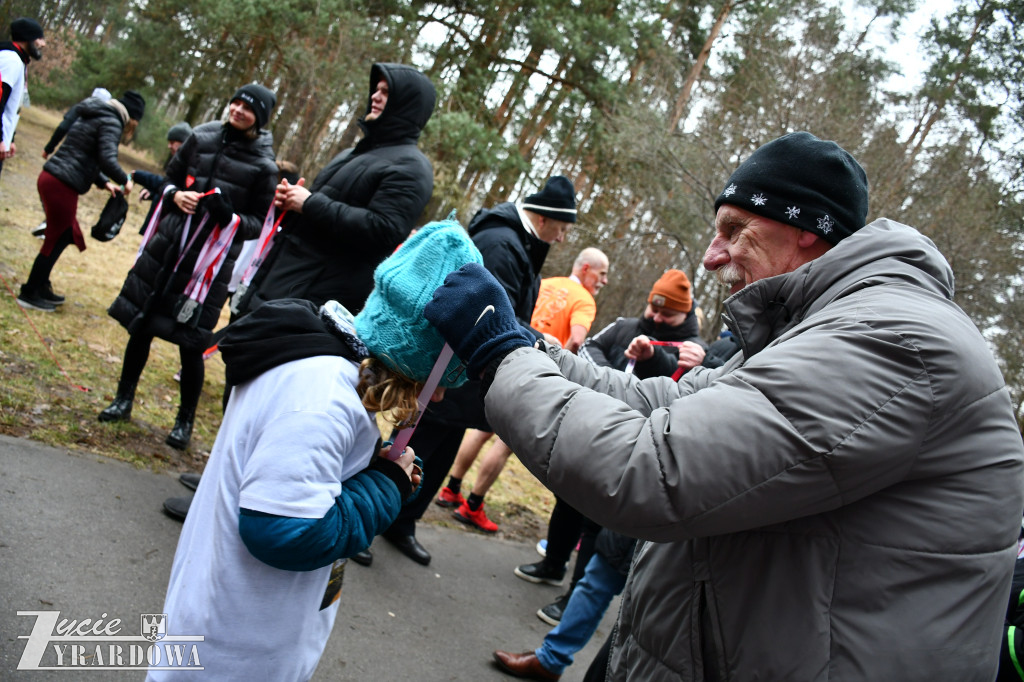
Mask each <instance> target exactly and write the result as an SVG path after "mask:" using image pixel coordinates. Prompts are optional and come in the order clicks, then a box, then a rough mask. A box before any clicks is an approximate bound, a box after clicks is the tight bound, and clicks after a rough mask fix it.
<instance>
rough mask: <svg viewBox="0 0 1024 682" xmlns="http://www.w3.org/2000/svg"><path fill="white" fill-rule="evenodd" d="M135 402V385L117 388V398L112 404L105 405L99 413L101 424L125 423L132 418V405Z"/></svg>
mask: <svg viewBox="0 0 1024 682" xmlns="http://www.w3.org/2000/svg"><path fill="white" fill-rule="evenodd" d="M134 402H135V384H129V385H127V386H121V385H120V384H118V386H117V397H115V398H114V402H112V403H110V404H109V405H107V408H106V409H105V410H103V411H102V412H100V414H99V417H97V419H99V420H100V421H101V422H126V421H128V420H129V419H131V418H132V403H134Z"/></svg>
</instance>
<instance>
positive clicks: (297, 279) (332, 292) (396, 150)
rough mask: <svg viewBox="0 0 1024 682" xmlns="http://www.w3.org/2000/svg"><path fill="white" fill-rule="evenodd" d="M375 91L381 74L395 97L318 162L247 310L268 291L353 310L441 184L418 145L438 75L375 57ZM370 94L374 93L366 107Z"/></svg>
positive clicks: (267, 297)
mask: <svg viewBox="0 0 1024 682" xmlns="http://www.w3.org/2000/svg"><path fill="white" fill-rule="evenodd" d="M370 73H371V76H370V80H371V81H372V85H371V88H370V94H371V95H372V93H373V91H374V90H376V87H377V83H378V82H379V81H380V79H381V78H383V79H384V80H386V81H387V83H388V101H387V104H386V105H385V106H384V111H383V112H381V115H380V117H379V118H377V119H375V120H373V121H369V122H365V121H361V122H360V126H361V127H362V128H363V130H365V131H366V136H365V137H364V138H363V139H362V140H360V142H359V144H357V145H356V146H355V147H354V148H353V149H348V150H346V151H344V152H342V153H341V154H339V155H338V156H336V157H335V158H334V159H332V160H331V162H330V163H328V164H327V166H326V167H325V168H324V169H323V170H322V171H320V174H319V175H317V176H316V180H314V181H313V184H312V185H311V186H310V190H311V191H312V192H313V194H312V195H311V196H310V197H309V198H308V199H307V200H306V202H305V204H304V205H303V207H302V213H301V214H289V216H288V217H287V218H285V220H284V224H283V225H284V227H283V231H282V233H281V235H280V237H281V238H280V240H279V242H278V244H277V245H276V246H275V247H274V249H273V253H272V254H271V258H272V261H271V262H269V263H268V264H267V265H264V266H263V267H262V268H260V271H259V272H258V273H257V275H256V280H255V281H254V283H253V285H252V286H251V287H250V289H249V291H250V294H249V295H248V300H246V301H244V302H243V303H242V310H249V311H251V310H255V309H256V308H257V307H258V306H259V305H260V304H261V303H263V302H264V301H269V300H274V299H278V298H304V299H307V300H310V301H313V302H314V303H316V304H318V305H319V304H322V303H325V302H326V301H329V300H337V301H339V302H340V303H341V304H342V305H343V306H345V307H346V308H348V309H349V310H350V311H352V312H353V313H356V312H358V311H360V310H362V308H363V304H364V303H365V302H366V297H367V296H369V295H370V290H371V289H372V288H373V271H374V269H375V268H376V267H377V265H378V264H379V263H380V262H381V261H382V260H384V259H385V258H387V257H388V256H389V255H390V254H391V253H392V252H393V251H394V250H395V248H396V247H397V246H398V245H399V244H401V243H402V242H403V241H405V238H406V237H408V236H409V232H411V231H412V228H413V227H414V226H415V225H416V223H417V221H418V220H419V218H420V214H421V213H422V212H423V209H424V208H425V207H426V205H427V202H428V201H429V200H430V195H431V194H432V193H433V191H434V171H433V167H432V166H431V165H430V161H428V160H427V157H426V156H424V155H423V152H421V151H420V150H419V149H418V148H417V147H416V141H417V140H418V139H419V136H420V132H421V131H422V129H423V126H424V125H426V123H427V121H428V120H429V119H430V115H431V113H432V112H433V110H434V101H435V98H436V95H435V91H434V86H433V85H432V84H431V83H430V80H429V79H428V78H427V77H426V76H424V75H423V74H422V73H420V72H419V71H416V70H415V69H413V68H412V67H409V66H402V65H400V64H374V65H373V68H372V69H371V71H370ZM369 107H370V99H369V96H368V97H367V109H366V110H367V112H369V110H370V109H369Z"/></svg>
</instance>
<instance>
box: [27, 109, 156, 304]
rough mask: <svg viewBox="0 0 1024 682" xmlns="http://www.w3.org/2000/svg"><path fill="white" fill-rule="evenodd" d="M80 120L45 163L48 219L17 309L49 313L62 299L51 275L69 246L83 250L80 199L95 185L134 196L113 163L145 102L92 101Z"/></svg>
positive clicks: (42, 185)
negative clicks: (56, 291)
mask: <svg viewBox="0 0 1024 682" xmlns="http://www.w3.org/2000/svg"><path fill="white" fill-rule="evenodd" d="M76 108H77V109H78V118H77V120H76V121H75V123H74V124H73V125H72V126H71V128H70V129H69V130H68V133H67V137H66V139H65V140H64V144H62V145H61V147H60V149H59V150H58V151H57V153H56V154H54V155H53V156H51V157H50V159H49V160H48V161H47V162H46V163H45V164H43V170H42V172H41V173H40V174H39V180H38V181H37V183H36V184H37V187H38V189H39V198H40V200H41V201H42V202H43V212H44V213H45V214H46V232H45V238H44V240H43V246H42V248H41V249H40V250H39V255H38V256H36V259H35V262H34V263H32V270H31V272H30V273H29V276H28V279H27V280H26V281H25V283H24V284H22V285H21V293H20V295H19V296H18V304H19V305H20V306H21V307H23V308H31V309H33V310H42V311H45V312H53V311H54V310H56V308H57V306H59V305H61V304H62V303H64V297H63V296H58V295H57V294H55V293H53V287H52V286H51V284H50V273H51V272H52V271H53V266H54V265H56V264H57V259H59V258H60V255H61V253H63V252H64V249H65V248H67V247H68V246H69V245H70V244H71V243H72V242H73V243H74V244H75V246H77V247H78V250H79V251H85V237H83V236H82V228H81V227H80V226H79V224H78V217H77V215H76V214H77V212H78V196H79V195H80V194H85V193H86V192H88V191H89V188H90V187H92V186H93V185H95V186H97V187H99V188H101V189H102V188H104V187H106V189H107V190H109V191H110V193H111V195H114V194H117V193H120V192H123V193H125V194H128V193H129V192H131V191H132V180H131V177H130V176H129V175H128V173H126V172H125V171H124V170H123V169H122V168H121V166H120V165H118V162H117V145H118V143H120V142H121V141H122V140H123V139H127V138H129V137H131V135H132V133H133V132H134V131H135V128H136V126H137V125H138V124H139V121H141V120H142V116H143V114H144V113H145V111H146V101H145V100H144V99H143V98H142V95H140V94H139V93H137V92H134V91H132V90H128V91H127V92H125V93H124V95H123V96H122V97H121V98H120V99H111V100H109V101H106V102H104V101H103V100H101V99H99V98H97V97H90V98H88V99H86V100H84V101H82V102H80V103H79V104H78V105H77V107H76Z"/></svg>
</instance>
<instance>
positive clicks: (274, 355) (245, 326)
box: [218, 298, 367, 386]
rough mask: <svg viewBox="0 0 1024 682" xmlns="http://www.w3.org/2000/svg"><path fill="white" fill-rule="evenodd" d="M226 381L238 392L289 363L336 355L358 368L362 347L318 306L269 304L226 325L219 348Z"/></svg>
mask: <svg viewBox="0 0 1024 682" xmlns="http://www.w3.org/2000/svg"><path fill="white" fill-rule="evenodd" d="M218 348H219V349H220V352H221V355H222V356H223V357H224V366H225V372H224V379H225V381H226V382H227V384H228V385H229V386H238V385H240V384H244V383H245V382H247V381H251V380H252V379H255V378H256V377H258V376H259V375H261V374H263V373H264V372H266V371H268V370H271V369H273V368H274V367H277V366H278V365H283V364H285V363H286V362H292V361H293V360H303V359H305V358H311V357H315V356H318V355H337V356H340V357H344V358H348V359H350V360H352V361H353V362H359V361H361V360H362V359H363V358H365V357H367V352H366V347H365V346H363V344H362V342H361V341H359V339H358V338H356V337H355V335H354V334H351V333H349V332H348V331H346V330H344V329H341V328H339V327H338V326H337V325H336V324H334V323H333V322H332V321H331V320H330V318H329V317H327V316H325V315H324V314H322V313H321V311H320V309H318V308H317V306H316V305H314V304H313V303H311V302H309V301H305V300H302V299H297V298H282V299H279V300H276V301H268V302H267V303H264V304H263V305H261V306H260V307H259V308H257V309H256V310H254V311H253V312H252V313H250V314H249V315H246V316H245V317H243V318H242V319H240V320H238V321H237V322H234V323H233V324H231V325H229V326H228V328H227V329H226V330H225V332H224V337H223V338H222V339H221V341H220V343H219V344H218Z"/></svg>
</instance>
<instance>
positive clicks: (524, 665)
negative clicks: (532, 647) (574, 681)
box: [494, 651, 561, 682]
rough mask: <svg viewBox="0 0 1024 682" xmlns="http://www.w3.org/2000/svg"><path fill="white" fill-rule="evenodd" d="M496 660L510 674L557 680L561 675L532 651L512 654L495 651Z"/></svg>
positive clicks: (534, 678) (545, 680)
mask: <svg viewBox="0 0 1024 682" xmlns="http://www.w3.org/2000/svg"><path fill="white" fill-rule="evenodd" d="M494 660H495V661H497V662H498V666H499V667H500V668H501V669H502V670H504V671H505V672H507V673H508V674H510V675H515V676H516V677H525V678H527V679H530V680H542V681H543V682H547V681H548V680H557V679H558V678H560V677H561V675H556V674H554V673H553V672H551V671H550V670H548V669H547V668H545V667H544V666H542V665H541V664H540V661H538V660H537V656H535V655H534V653H533V652H532V651H525V652H523V653H521V654H512V653H509V652H507V651H495V652H494Z"/></svg>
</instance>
